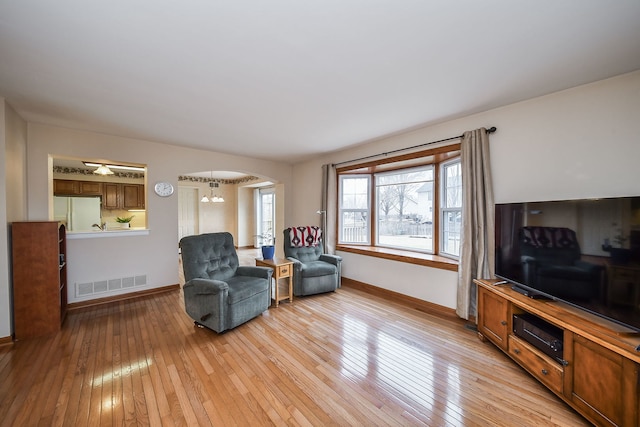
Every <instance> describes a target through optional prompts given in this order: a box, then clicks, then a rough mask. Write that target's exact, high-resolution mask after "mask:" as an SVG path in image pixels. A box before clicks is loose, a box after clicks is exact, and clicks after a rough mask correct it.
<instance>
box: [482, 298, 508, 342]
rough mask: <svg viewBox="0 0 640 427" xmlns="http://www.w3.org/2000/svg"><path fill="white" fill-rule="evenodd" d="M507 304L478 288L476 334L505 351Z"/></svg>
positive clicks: (503, 300) (502, 299)
mask: <svg viewBox="0 0 640 427" xmlns="http://www.w3.org/2000/svg"><path fill="white" fill-rule="evenodd" d="M508 312H509V302H508V301H507V300H505V299H504V298H502V297H500V296H498V295H496V294H494V293H492V292H489V291H487V290H486V289H484V288H482V287H480V288H478V333H479V334H481V337H483V338H487V339H489V340H491V341H492V342H493V343H494V344H495V345H497V346H498V347H500V348H501V349H503V350H505V351H506V350H507V336H508V334H509V324H510V322H509V318H508Z"/></svg>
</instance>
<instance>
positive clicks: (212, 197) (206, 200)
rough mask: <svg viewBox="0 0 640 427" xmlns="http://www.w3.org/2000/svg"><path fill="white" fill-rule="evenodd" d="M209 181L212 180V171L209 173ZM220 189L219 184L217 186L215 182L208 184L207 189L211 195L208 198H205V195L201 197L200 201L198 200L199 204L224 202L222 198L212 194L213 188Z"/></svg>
mask: <svg viewBox="0 0 640 427" xmlns="http://www.w3.org/2000/svg"><path fill="white" fill-rule="evenodd" d="M211 179H212V180H213V171H211ZM218 187H220V184H218V183H217V182H210V183H209V189H210V192H211V194H210V195H209V197H207V195H206V194H205V195H204V196H202V199H200V202H201V203H223V202H224V198H223V197H222V196H218V195H217V194H215V195H214V194H213V189H214V188H218Z"/></svg>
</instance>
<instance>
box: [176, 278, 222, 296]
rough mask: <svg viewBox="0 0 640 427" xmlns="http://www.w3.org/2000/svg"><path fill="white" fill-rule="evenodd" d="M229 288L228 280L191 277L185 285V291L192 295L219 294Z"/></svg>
mask: <svg viewBox="0 0 640 427" xmlns="http://www.w3.org/2000/svg"><path fill="white" fill-rule="evenodd" d="M228 289H229V285H227V282H223V281H221V280H210V279H191V280H189V281H188V282H187V283H185V285H184V292H185V293H189V294H191V295H217V294H219V293H221V292H224V291H226V290H228Z"/></svg>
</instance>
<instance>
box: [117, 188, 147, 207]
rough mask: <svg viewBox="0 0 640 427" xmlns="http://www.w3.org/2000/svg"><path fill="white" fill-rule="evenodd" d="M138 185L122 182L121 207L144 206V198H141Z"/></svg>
mask: <svg viewBox="0 0 640 427" xmlns="http://www.w3.org/2000/svg"><path fill="white" fill-rule="evenodd" d="M140 187H144V186H141V185H138V184H122V208H123V209H141V208H144V198H142V199H141V197H140V195H141V193H142V192H141V191H140Z"/></svg>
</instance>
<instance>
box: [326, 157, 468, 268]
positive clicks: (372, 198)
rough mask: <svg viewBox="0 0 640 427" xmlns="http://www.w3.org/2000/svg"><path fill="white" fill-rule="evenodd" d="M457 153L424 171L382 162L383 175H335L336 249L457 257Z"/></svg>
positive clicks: (459, 203) (459, 200)
mask: <svg viewBox="0 0 640 427" xmlns="http://www.w3.org/2000/svg"><path fill="white" fill-rule="evenodd" d="M455 150H456V149H453V150H452V151H451V152H449V153H447V155H448V156H447V157H445V159H444V160H442V161H440V162H437V161H436V160H435V157H434V158H433V159H434V161H433V163H429V164H426V165H423V166H414V167H405V168H397V169H393V168H390V167H389V165H390V164H391V165H392V163H389V162H385V167H386V169H387V170H386V171H379V172H373V170H374V169H375V168H371V169H369V170H367V169H365V168H362V167H360V170H358V168H357V167H356V168H354V169H353V171H354V172H351V173H349V172H350V171H349V170H345V171H342V172H339V174H338V194H339V205H338V243H339V244H361V245H371V246H381V247H388V248H398V249H406V250H410V251H417V252H426V253H433V254H442V255H446V256H452V257H457V256H459V255H460V235H461V230H462V168H461V166H460V158H459V157H458V156H456V154H457V153H459V152H456V151H455ZM416 159H419V158H418V157H416ZM355 171H357V172H359V173H355ZM436 172H438V173H436Z"/></svg>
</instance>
